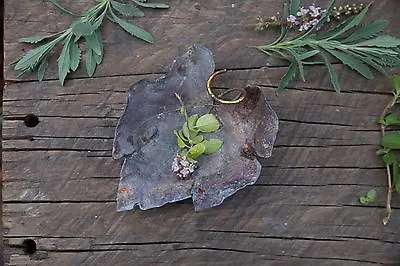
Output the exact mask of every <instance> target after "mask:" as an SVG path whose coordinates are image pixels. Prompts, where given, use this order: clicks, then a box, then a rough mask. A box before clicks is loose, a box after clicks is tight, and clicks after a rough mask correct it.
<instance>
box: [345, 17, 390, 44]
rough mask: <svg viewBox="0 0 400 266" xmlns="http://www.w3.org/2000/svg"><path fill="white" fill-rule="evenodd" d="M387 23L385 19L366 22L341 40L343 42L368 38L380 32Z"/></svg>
mask: <svg viewBox="0 0 400 266" xmlns="http://www.w3.org/2000/svg"><path fill="white" fill-rule="evenodd" d="M388 24H389V22H388V21H387V20H376V21H373V22H371V23H368V24H366V25H365V26H363V27H362V28H361V29H360V30H358V31H355V32H353V33H352V34H351V35H350V36H349V37H347V38H345V39H344V40H343V43H351V42H354V41H359V40H363V39H368V38H371V37H373V36H375V35H376V34H378V33H380V32H382V31H383V30H384V29H385V28H386V26H387V25H388Z"/></svg>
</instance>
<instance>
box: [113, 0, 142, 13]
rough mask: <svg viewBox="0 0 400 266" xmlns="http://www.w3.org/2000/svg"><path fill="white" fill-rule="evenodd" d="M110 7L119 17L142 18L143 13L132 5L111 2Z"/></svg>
mask: <svg viewBox="0 0 400 266" xmlns="http://www.w3.org/2000/svg"><path fill="white" fill-rule="evenodd" d="M111 5H112V7H113V8H114V9H115V10H117V11H118V12H119V13H120V14H121V15H124V16H131V17H144V12H143V11H142V10H140V9H139V8H137V7H136V6H134V5H132V4H121V3H120V2H117V1H111Z"/></svg>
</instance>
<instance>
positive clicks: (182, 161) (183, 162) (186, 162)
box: [180, 160, 189, 167]
mask: <svg viewBox="0 0 400 266" xmlns="http://www.w3.org/2000/svg"><path fill="white" fill-rule="evenodd" d="M180 163H181V165H182V166H184V167H186V166H188V165H189V162H188V161H186V160H181V161H180Z"/></svg>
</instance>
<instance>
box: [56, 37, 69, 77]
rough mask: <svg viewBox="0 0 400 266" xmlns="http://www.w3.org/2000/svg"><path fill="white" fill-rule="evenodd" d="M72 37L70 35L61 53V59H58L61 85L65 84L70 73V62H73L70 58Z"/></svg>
mask: <svg viewBox="0 0 400 266" xmlns="http://www.w3.org/2000/svg"><path fill="white" fill-rule="evenodd" d="M71 38H72V36H71V35H70V36H69V37H68V38H67V39H66V41H65V43H64V47H63V49H62V51H61V54H60V57H58V76H59V79H60V82H61V85H63V84H64V80H65V77H66V76H67V74H68V73H69V69H70V62H71V57H70V48H71V42H72V39H71Z"/></svg>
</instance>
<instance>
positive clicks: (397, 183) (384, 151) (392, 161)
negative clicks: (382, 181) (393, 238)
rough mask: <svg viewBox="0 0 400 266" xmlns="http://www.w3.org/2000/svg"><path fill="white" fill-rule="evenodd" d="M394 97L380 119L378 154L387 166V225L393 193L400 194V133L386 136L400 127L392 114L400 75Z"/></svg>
mask: <svg viewBox="0 0 400 266" xmlns="http://www.w3.org/2000/svg"><path fill="white" fill-rule="evenodd" d="M392 93H393V97H392V99H391V100H390V102H389V103H388V104H387V105H386V107H385V108H384V109H383V111H382V114H381V116H380V119H379V123H380V128H381V134H382V139H381V148H380V149H378V151H377V154H378V155H380V156H382V159H383V161H384V163H385V166H386V173H387V183H388V192H387V199H386V213H385V216H384V218H383V220H382V222H383V224H384V225H386V224H387V223H388V222H389V219H390V216H391V213H392V210H391V202H392V191H393V190H394V191H396V192H397V193H400V172H399V161H398V160H397V158H396V154H395V151H396V150H400V133H391V134H386V128H387V127H389V126H391V127H399V126H400V117H398V116H397V115H396V114H394V113H390V111H391V109H392V108H393V107H394V106H395V105H396V104H398V103H400V75H395V76H394V77H393V89H392Z"/></svg>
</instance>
